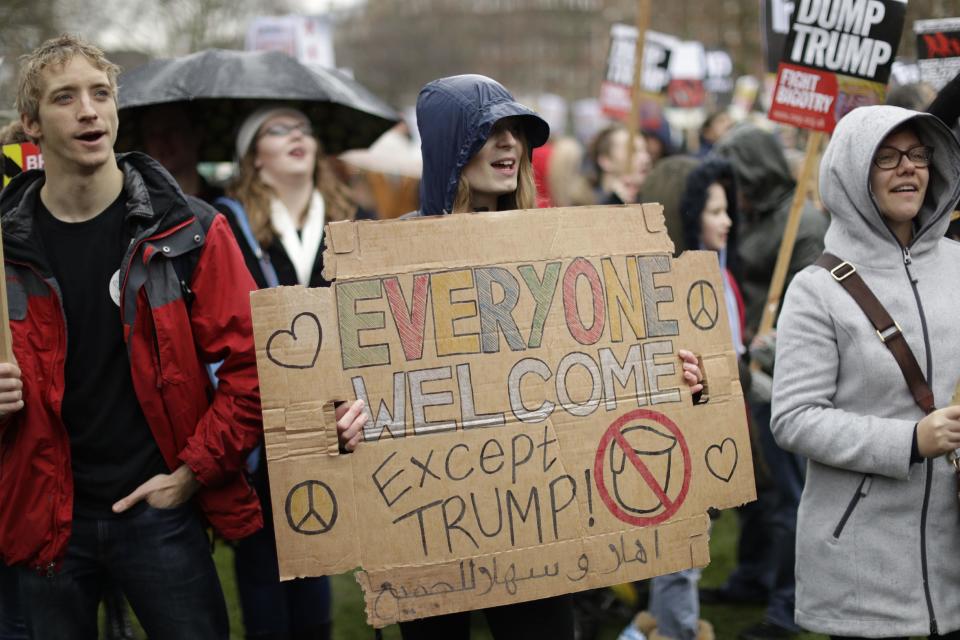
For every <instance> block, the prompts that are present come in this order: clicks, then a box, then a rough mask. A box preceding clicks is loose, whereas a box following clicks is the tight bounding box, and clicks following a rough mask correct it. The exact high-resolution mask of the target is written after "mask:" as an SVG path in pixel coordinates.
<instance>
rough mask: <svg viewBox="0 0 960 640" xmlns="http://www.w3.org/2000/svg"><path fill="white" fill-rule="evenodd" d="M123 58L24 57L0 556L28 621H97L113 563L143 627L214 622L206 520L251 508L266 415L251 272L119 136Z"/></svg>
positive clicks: (77, 50)
mask: <svg viewBox="0 0 960 640" xmlns="http://www.w3.org/2000/svg"><path fill="white" fill-rule="evenodd" d="M117 72H118V68H117V67H116V65H114V64H112V63H111V62H110V61H109V60H107V59H106V57H104V55H103V52H102V51H100V50H99V49H98V48H96V47H94V46H93V45H91V44H89V43H87V42H84V41H82V40H80V39H79V38H76V37H73V36H68V35H64V36H60V37H58V38H55V39H52V40H49V41H47V42H45V43H44V44H43V45H41V46H40V47H39V48H38V49H37V50H35V51H34V52H32V53H31V54H29V55H28V56H26V57H25V58H24V62H23V66H22V68H21V74H20V81H19V87H18V94H17V109H18V112H19V114H20V121H21V124H22V125H23V130H24V133H25V134H26V135H27V136H28V137H29V138H30V139H31V140H33V141H34V142H36V143H38V144H39V147H40V150H41V152H42V153H43V157H44V166H45V171H35V170H31V171H27V172H24V173H22V174H20V175H18V176H17V177H16V178H14V180H13V181H12V182H11V183H10V184H9V185H8V186H7V188H6V189H4V191H3V194H2V196H0V212H2V217H3V249H4V255H5V263H4V266H5V269H6V283H7V285H6V286H7V289H6V291H7V296H6V300H3V301H2V305H3V307H4V308H5V309H6V310H9V318H10V323H9V327H2V329H3V331H4V332H6V331H9V332H10V333H9V334H7V337H10V338H11V339H10V341H9V342H7V345H5V347H6V346H9V345H10V344H11V343H12V353H6V352H5V353H3V355H2V356H0V360H2V362H0V436H2V438H3V475H2V477H0V561H2V562H4V563H6V564H10V565H16V566H17V570H18V578H19V592H20V595H21V607H22V611H23V615H24V618H25V620H26V625H27V628H28V631H29V633H30V635H31V636H32V637H34V638H61V639H70V638H94V637H97V609H98V603H99V601H100V595H101V590H102V588H103V580H102V576H103V575H105V574H108V575H110V576H112V577H113V578H114V579H115V581H116V582H117V583H118V584H119V586H120V588H121V589H122V590H123V592H124V594H125V595H126V597H127V599H128V601H129V602H130V604H131V606H132V607H133V609H134V611H135V612H136V614H137V617H138V618H139V620H140V623H141V625H142V626H143V627H144V629H145V630H146V631H147V633H148V634H149V635H150V637H152V638H160V639H164V638H170V639H173V638H185V637H192V638H226V637H227V636H228V634H229V628H228V623H227V610H226V605H225V602H224V597H223V592H222V590H221V587H220V582H219V579H218V577H217V572H216V568H215V566H214V563H213V558H212V557H211V554H210V543H209V539H208V538H207V535H206V532H205V526H206V523H209V524H210V525H212V526H213V528H214V529H215V530H216V531H217V532H218V533H219V534H220V535H222V536H223V537H225V538H228V539H237V538H242V537H243V536H246V535H249V534H251V533H253V532H254V531H256V530H257V529H259V528H260V527H261V526H262V518H261V512H260V504H259V501H258V500H257V496H256V494H255V493H254V492H253V490H252V489H251V488H250V486H249V485H248V484H247V482H246V480H245V479H244V477H243V475H242V473H241V469H242V466H243V461H244V459H245V458H246V455H247V453H248V452H249V451H250V449H252V448H253V446H254V445H255V444H256V443H257V440H258V439H259V438H260V437H261V434H262V425H261V416H260V395H259V385H258V379H257V370H256V357H255V350H254V345H253V327H252V321H251V315H250V302H249V299H248V296H249V292H250V290H252V289H253V288H254V283H253V280H252V279H251V278H250V276H249V274H248V273H247V271H246V269H245V268H244V265H243V259H242V257H241V255H240V251H239V250H238V248H237V244H236V242H235V240H234V239H233V235H232V234H231V232H230V229H229V226H228V225H227V221H226V220H225V219H224V218H223V216H221V215H219V214H217V213H216V212H215V211H214V210H213V209H212V208H211V207H209V205H206V204H204V203H202V202H200V201H198V200H195V199H192V198H189V197H187V196H185V195H184V194H183V192H182V191H181V190H180V189H179V188H178V187H177V185H176V183H175V182H174V181H173V179H172V178H171V177H170V175H169V174H168V173H167V172H166V171H164V170H163V169H162V168H161V167H160V165H159V164H158V163H156V162H155V161H154V160H152V159H151V158H149V157H147V156H145V155H142V154H139V153H129V154H120V155H116V154H114V152H113V144H114V142H115V140H116V135H117V128H118V125H119V117H118V115H117V83H116V78H117ZM0 344H2V342H0ZM4 351H6V349H4ZM214 361H222V365H221V366H220V368H219V370H218V372H217V377H218V380H219V385H218V386H217V387H216V389H214V388H213V387H212V385H211V383H210V380H209V378H208V376H207V370H206V368H205V366H204V365H205V364H207V363H212V362H214Z"/></svg>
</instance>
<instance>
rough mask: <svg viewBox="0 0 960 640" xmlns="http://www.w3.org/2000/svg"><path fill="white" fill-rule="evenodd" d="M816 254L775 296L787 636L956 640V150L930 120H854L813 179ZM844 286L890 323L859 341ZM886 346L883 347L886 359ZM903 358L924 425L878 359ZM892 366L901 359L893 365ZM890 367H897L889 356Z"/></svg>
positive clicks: (864, 113)
mask: <svg viewBox="0 0 960 640" xmlns="http://www.w3.org/2000/svg"><path fill="white" fill-rule="evenodd" d="M820 188H821V192H822V194H823V202H824V205H825V206H826V208H827V210H828V211H829V212H830V214H831V223H830V228H829V231H828V232H827V236H826V249H827V251H828V252H830V253H832V254H834V255H835V256H837V257H838V258H839V259H840V260H844V261H848V262H847V263H846V264H841V265H840V266H839V267H836V268H834V269H833V271H828V270H827V269H826V268H820V267H811V268H808V269H805V270H804V271H803V272H801V273H800V274H798V275H797V276H796V278H794V281H793V284H792V286H791V287H790V289H789V290H788V291H787V296H786V301H785V303H784V306H783V312H782V313H781V315H780V324H779V329H778V338H777V369H776V377H775V380H774V395H773V422H772V426H773V431H774V434H775V435H776V438H777V442H779V443H780V444H781V445H782V446H783V447H784V448H786V449H789V450H790V451H794V452H796V453H798V454H800V455H802V456H804V457H806V458H807V460H808V465H807V481H806V487H805V489H804V492H803V499H802V501H801V503H800V512H799V529H800V531H802V532H803V535H801V536H799V537H798V539H797V622H798V623H799V624H801V625H802V626H803V627H805V628H807V629H810V630H812V631H817V632H820V633H825V634H830V635H831V636H834V637H871V638H883V637H886V638H890V637H907V636H927V635H928V634H929V635H931V636H936V635H937V634H939V636H937V637H944V638H957V637H960V632H958V629H960V589H958V585H960V563H958V562H956V560H955V559H956V554H957V550H958V549H960V506H958V500H957V474H956V471H955V469H954V468H953V465H951V463H950V462H949V461H948V459H947V455H946V454H953V452H954V450H955V449H956V448H957V447H960V407H956V406H952V407H951V406H948V405H949V403H950V398H951V396H952V395H953V393H954V388H955V386H956V384H957V378H958V371H957V366H956V365H957V363H958V362H960V341H958V340H957V339H956V336H957V328H956V319H957V313H958V311H960V306H958V300H960V245H958V244H957V243H956V242H954V241H952V240H947V239H945V238H944V237H943V234H944V231H945V230H946V227H947V224H948V223H949V217H950V212H951V211H953V208H954V206H955V205H956V203H957V200H958V199H960V146H958V144H957V141H956V140H955V139H954V137H953V136H952V135H951V133H950V131H949V130H948V129H947V128H946V127H945V126H944V125H943V123H942V121H940V120H939V119H937V118H934V117H932V116H930V115H927V114H920V113H917V112H914V111H908V110H906V109H901V108H897V107H889V106H876V107H862V108H859V109H856V110H854V111H852V112H851V113H850V114H848V115H847V116H845V117H844V118H843V119H842V120H841V121H840V122H839V123H838V125H837V128H836V130H835V131H834V134H833V138H832V140H831V141H830V144H829V145H828V147H827V150H826V152H825V154H824V157H823V162H822V164H821V167H820ZM854 272H855V273H856V274H857V276H858V277H859V278H862V281H863V282H864V283H865V284H866V286H867V287H868V288H869V289H870V290H871V291H872V292H873V294H874V295H875V296H876V298H877V299H878V301H879V303H880V304H881V305H882V306H883V307H884V308H885V309H886V311H887V312H888V313H889V315H890V317H891V318H892V319H893V321H894V323H896V324H895V325H894V327H891V330H890V331H884V332H882V333H881V332H880V331H878V330H875V329H874V326H873V324H872V323H871V321H870V320H868V317H867V315H866V314H865V312H864V311H863V310H862V308H861V306H860V304H858V302H857V301H856V300H855V299H854V297H853V295H852V294H851V293H848V291H846V290H845V287H844V286H843V285H841V284H840V281H841V280H843V279H844V278H846V277H849V276H851V275H852V274H853V273H854ZM888 341H896V344H894V346H889V345H888V344H887V343H888ZM897 344H899V346H900V347H903V349H904V350H905V351H909V352H912V355H913V357H914V358H915V359H916V363H917V365H918V369H919V371H920V373H921V374H922V376H923V378H925V380H926V382H927V384H928V385H929V388H930V390H932V393H933V398H932V400H933V405H934V406H938V407H946V408H944V409H940V410H933V411H931V412H930V413H928V414H927V415H924V414H925V410H921V408H920V406H919V404H920V400H915V399H914V398H915V396H914V395H912V394H911V391H910V389H909V388H908V385H907V382H906V380H907V378H906V375H905V373H904V372H903V371H902V370H901V367H900V365H899V364H898V358H895V357H894V354H893V353H892V350H894V349H895V347H896V345H897ZM901 353H903V352H901ZM902 357H905V356H902Z"/></svg>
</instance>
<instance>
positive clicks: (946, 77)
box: [913, 18, 960, 91]
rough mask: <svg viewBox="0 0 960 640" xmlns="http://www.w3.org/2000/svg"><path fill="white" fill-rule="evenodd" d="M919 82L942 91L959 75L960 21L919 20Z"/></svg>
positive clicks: (916, 23) (951, 19)
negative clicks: (921, 81)
mask: <svg viewBox="0 0 960 640" xmlns="http://www.w3.org/2000/svg"><path fill="white" fill-rule="evenodd" d="M913 31H914V33H916V34H917V65H919V67H920V79H921V80H923V81H924V82H926V83H928V84H930V86H932V87H933V88H934V89H936V90H937V91H939V90H940V89H942V88H943V87H944V85H946V84H947V83H948V82H950V81H951V80H953V79H954V78H955V77H956V75H957V74H958V73H960V18H943V19H941V20H917V21H916V22H914V23H913Z"/></svg>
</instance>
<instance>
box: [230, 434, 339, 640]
mask: <svg viewBox="0 0 960 640" xmlns="http://www.w3.org/2000/svg"><path fill="white" fill-rule="evenodd" d="M254 451H261V450H260V449H255V450H254ZM252 458H253V454H251V459H252ZM265 463H266V461H265V460H264V458H263V453H262V451H261V453H260V458H259V460H258V464H257V465H256V468H255V470H254V471H253V473H252V475H251V477H250V480H251V481H252V484H253V487H254V488H255V489H256V491H257V495H259V496H260V504H261V506H262V507H263V529H260V530H259V531H257V532H256V533H254V534H252V535H250V536H248V537H246V538H244V539H243V540H240V541H239V542H238V543H237V545H236V547H235V548H234V567H235V569H236V575H237V592H238V593H239V595H240V607H241V609H242V610H243V626H244V628H245V629H246V632H247V638H248V640H252V639H260V638H270V639H277V638H297V639H298V640H329V638H330V631H331V620H330V609H331V604H330V603H331V591H330V579H329V578H328V577H327V576H320V577H315V578H299V579H296V580H289V581H286V582H280V572H279V568H278V564H277V542H276V538H275V536H274V530H273V505H272V502H271V500H270V484H269V481H268V478H267V469H266V466H265ZM249 464H250V463H249V462H248V465H249Z"/></svg>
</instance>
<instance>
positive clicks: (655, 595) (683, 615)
mask: <svg viewBox="0 0 960 640" xmlns="http://www.w3.org/2000/svg"><path fill="white" fill-rule="evenodd" d="M699 582H700V569H684V570H682V571H677V572H676V573H668V574H667V575H664V576H657V577H656V578H654V579H653V580H651V581H650V614H651V615H652V616H653V617H654V618H656V619H657V633H659V634H660V635H661V636H664V637H667V638H673V640H694V638H696V637H697V630H698V626H699V624H700V594H699V592H698V591H697V583H699Z"/></svg>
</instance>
